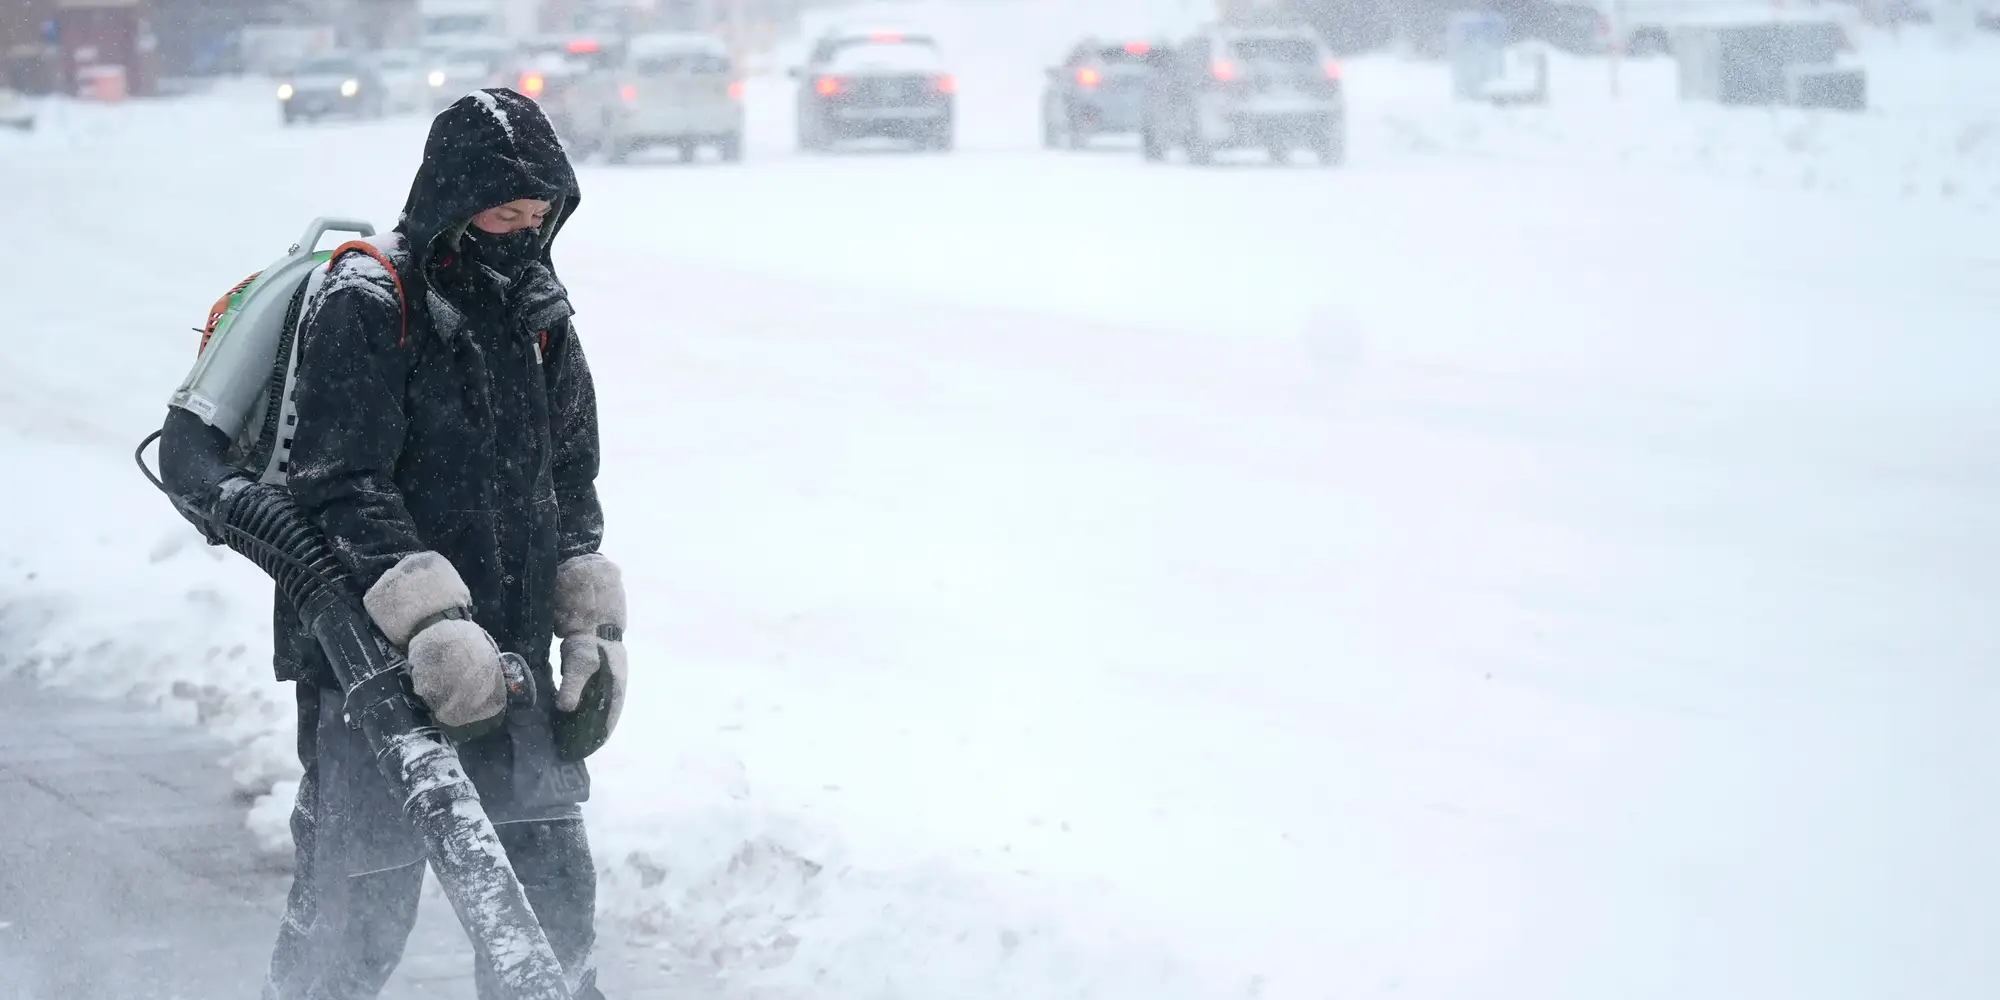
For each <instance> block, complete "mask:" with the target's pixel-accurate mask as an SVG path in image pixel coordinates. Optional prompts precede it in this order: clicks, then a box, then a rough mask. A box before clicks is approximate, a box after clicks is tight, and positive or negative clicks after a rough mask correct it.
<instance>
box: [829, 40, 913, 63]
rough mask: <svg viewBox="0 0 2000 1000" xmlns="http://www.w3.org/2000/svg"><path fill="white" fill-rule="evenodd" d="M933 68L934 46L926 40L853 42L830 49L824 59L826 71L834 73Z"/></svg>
mask: <svg viewBox="0 0 2000 1000" xmlns="http://www.w3.org/2000/svg"><path fill="white" fill-rule="evenodd" d="M937 65H938V49H937V45H936V43H934V42H932V41H931V40H930V39H928V38H912V39H906V40H903V41H896V42H878V41H871V40H868V39H856V40H854V41H851V42H844V43H841V44H839V45H836V46H834V47H833V48H832V50H831V52H829V53H828V55H827V59H826V66H827V68H828V69H834V70H859V69H910V70H930V69H935V68H936V67H937Z"/></svg>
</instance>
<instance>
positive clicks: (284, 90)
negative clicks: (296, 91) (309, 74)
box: [278, 83, 293, 101]
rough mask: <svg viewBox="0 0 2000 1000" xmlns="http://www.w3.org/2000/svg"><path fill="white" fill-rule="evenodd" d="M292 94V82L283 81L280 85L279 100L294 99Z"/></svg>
mask: <svg viewBox="0 0 2000 1000" xmlns="http://www.w3.org/2000/svg"><path fill="white" fill-rule="evenodd" d="M292 94H293V90H292V85H291V84H289V83H281V84H279V85H278V100H281V101H289V100H291V99H292Z"/></svg>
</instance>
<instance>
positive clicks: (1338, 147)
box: [1313, 125, 1347, 167]
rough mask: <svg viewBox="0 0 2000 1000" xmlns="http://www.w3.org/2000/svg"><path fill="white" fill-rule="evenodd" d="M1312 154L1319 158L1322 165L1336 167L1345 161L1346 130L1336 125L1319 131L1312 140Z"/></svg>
mask: <svg viewBox="0 0 2000 1000" xmlns="http://www.w3.org/2000/svg"><path fill="white" fill-rule="evenodd" d="M1313 155H1314V156H1317V157H1318V158H1319V165H1320V166H1322V167H1338V166H1342V165H1344V164H1346V162H1347V132H1346V130H1345V129H1343V128H1341V127H1340V126H1338V125H1335V126H1333V127H1332V128H1329V129H1327V130H1326V131H1324V132H1322V133H1320V134H1319V135H1318V136H1316V137H1315V138H1314V140H1313Z"/></svg>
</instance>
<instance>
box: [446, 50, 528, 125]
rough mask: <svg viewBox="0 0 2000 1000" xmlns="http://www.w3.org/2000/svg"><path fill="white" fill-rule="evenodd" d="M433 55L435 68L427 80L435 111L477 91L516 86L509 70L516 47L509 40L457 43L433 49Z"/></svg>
mask: <svg viewBox="0 0 2000 1000" xmlns="http://www.w3.org/2000/svg"><path fill="white" fill-rule="evenodd" d="M430 57H431V70H430V72H429V73H428V74H426V78H425V81H424V82H425V84H426V85H427V86H428V87H429V89H430V110H431V111H432V112H433V113H436V112H439V111H443V110H444V109H446V108H448V107H451V106H452V104H453V103H454V102H456V101H457V100H458V99H459V98H461V97H464V96H465V95H467V94H470V93H472V92H473V91H475V90H484V89H486V88H488V87H511V86H513V81H512V80H510V79H508V77H507V69H508V67H509V66H510V65H512V63H513V60H514V46H513V45H512V44H511V43H509V42H507V41H505V40H500V39H494V40H487V41H481V42H474V43H469V44H453V45H451V46H449V47H445V48H439V49H434V50H432V51H431V53H430Z"/></svg>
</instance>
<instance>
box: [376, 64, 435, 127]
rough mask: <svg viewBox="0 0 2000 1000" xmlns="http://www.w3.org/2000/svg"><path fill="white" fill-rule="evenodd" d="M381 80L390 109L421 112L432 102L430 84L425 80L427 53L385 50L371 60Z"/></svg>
mask: <svg viewBox="0 0 2000 1000" xmlns="http://www.w3.org/2000/svg"><path fill="white" fill-rule="evenodd" d="M369 61H370V62H371V63H372V64H373V65H374V67H375V75H376V76H378V77H380V78H381V80H382V90H383V92H384V94H385V95H386V96H387V101H388V106H389V110H391V111H395V112H405V111H418V110H422V109H423V107H424V106H425V105H426V104H427V103H429V100H430V86H429V84H428V83H427V82H426V81H425V80H424V77H425V76H426V75H427V73H428V70H427V69H426V68H425V60H424V54H423V53H422V52H420V51H417V50H415V49H384V50H383V51H381V52H377V53H375V55H374V57H373V58H372V59H370V60H369Z"/></svg>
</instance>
